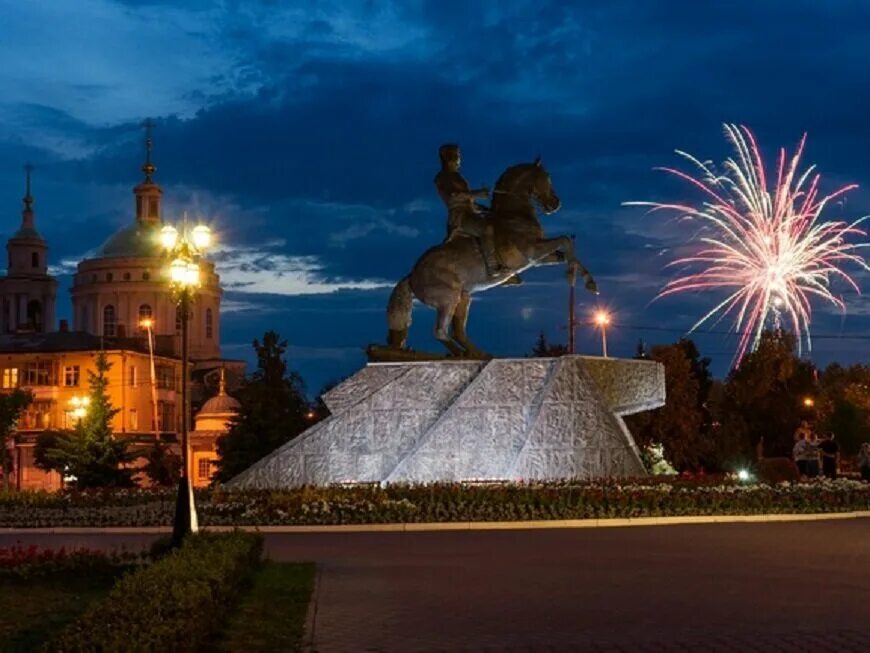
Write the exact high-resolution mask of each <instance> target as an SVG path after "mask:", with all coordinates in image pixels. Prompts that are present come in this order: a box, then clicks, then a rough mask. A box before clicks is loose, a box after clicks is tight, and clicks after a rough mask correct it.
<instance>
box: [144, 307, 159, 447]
mask: <svg viewBox="0 0 870 653" xmlns="http://www.w3.org/2000/svg"><path fill="white" fill-rule="evenodd" d="M139 326H140V327H142V328H143V329H145V330H146V331H147V332H148V356H149V358H150V359H151V420H152V422H153V423H154V441H155V442H159V441H160V424H159V420H158V419H157V417H158V416H157V373H156V370H155V369H154V331H153V329H154V320H152V319H151V318H150V317H146V318H143V319H142V320H141V321H140V322H139Z"/></svg>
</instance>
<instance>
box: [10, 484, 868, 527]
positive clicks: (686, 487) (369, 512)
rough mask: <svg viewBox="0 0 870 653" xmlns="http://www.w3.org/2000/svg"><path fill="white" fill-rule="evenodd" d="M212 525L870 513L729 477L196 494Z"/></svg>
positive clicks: (104, 513) (23, 517)
mask: <svg viewBox="0 0 870 653" xmlns="http://www.w3.org/2000/svg"><path fill="white" fill-rule="evenodd" d="M196 496H197V509H198V514H199V520H200V523H201V524H202V525H204V526H218V525H220V526H252V525H278V524H286V525H294V524H366V523H401V522H411V523H420V522H451V521H515V520H546V519H602V518H614V517H665V516H682V515H758V514H783V513H827V512H850V511H856V510H870V484H866V483H861V482H859V481H852V480H845V479H842V480H837V481H829V480H818V481H814V482H811V483H788V482H783V483H777V484H773V485H766V484H759V483H754V484H740V483H737V482H735V481H733V480H730V479H723V478H705V479H698V478H694V479H679V478H676V479H674V478H671V479H666V480H653V479H640V480H634V481H624V480H623V481H604V482H594V483H580V482H561V483H520V484H494V483H487V484H456V483H450V484H433V485H418V486H406V485H393V486H387V487H385V488H381V487H378V486H376V485H374V486H354V487H348V486H340V487H337V486H333V487H324V488H313V487H307V488H299V489H295V490H275V491H270V490H257V491H251V490H246V491H231V490H226V489H216V490H205V491H198V492H197V495H196ZM174 509H175V493H174V491H172V490H163V491H148V490H120V491H114V492H86V493H83V492H65V493H59V494H47V493H12V494H0V527H7V528H8V527H17V528H34V527H63V526H167V525H169V524H171V523H172V516H173V511H174Z"/></svg>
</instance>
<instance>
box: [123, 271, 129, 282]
mask: <svg viewBox="0 0 870 653" xmlns="http://www.w3.org/2000/svg"><path fill="white" fill-rule="evenodd" d="M129 280H130V273H129V272H125V273H124V281H129Z"/></svg>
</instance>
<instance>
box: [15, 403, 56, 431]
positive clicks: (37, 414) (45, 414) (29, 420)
mask: <svg viewBox="0 0 870 653" xmlns="http://www.w3.org/2000/svg"><path fill="white" fill-rule="evenodd" d="M50 427H51V402H50V401H34V402H33V403H32V404H30V406H28V407H27V410H26V411H24V414H23V415H21V419H20V420H19V421H18V428H20V429H24V430H31V431H34V430H41V429H47V428H50Z"/></svg>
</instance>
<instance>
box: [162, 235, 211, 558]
mask: <svg viewBox="0 0 870 653" xmlns="http://www.w3.org/2000/svg"><path fill="white" fill-rule="evenodd" d="M160 243H161V244H162V245H163V249H164V251H165V252H166V257H167V259H168V260H169V261H170V263H169V283H170V285H171V286H172V290H173V292H174V294H175V298H176V301H177V302H178V307H179V313H180V315H179V317H180V318H181V478H180V479H179V484H178V499H177V501H176V503H175V521H174V523H173V525H172V543H173V545H174V546H180V545H181V542H182V540H183V539H184V537H185V536H186V535H187V534H188V533H195V532H196V531H197V530H199V527H198V525H197V519H196V506H195V505H194V501H193V486H192V485H191V482H190V442H189V435H188V431H189V425H190V419H189V415H188V413H189V406H188V404H189V403H190V398H189V396H188V394H189V392H188V378H187V377H188V369H187V368H188V364H189V354H188V340H189V337H188V321H189V320H190V303H191V301H192V300H193V294H194V293H195V292H196V290H197V288H199V285H200V277H199V261H200V259H201V257H202V255H203V254H204V253H205V250H206V249H208V246H209V245H210V244H211V230H210V229H209V228H208V227H207V226H205V225H197V226H196V227H194V228H193V229H191V230H188V228H187V221H186V220H185V222H184V224H183V226H182V228H181V230H180V231H179V230H178V229H176V228H175V227H173V226H171V225H167V226H165V227H163V229H162V230H161V231H160Z"/></svg>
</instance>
